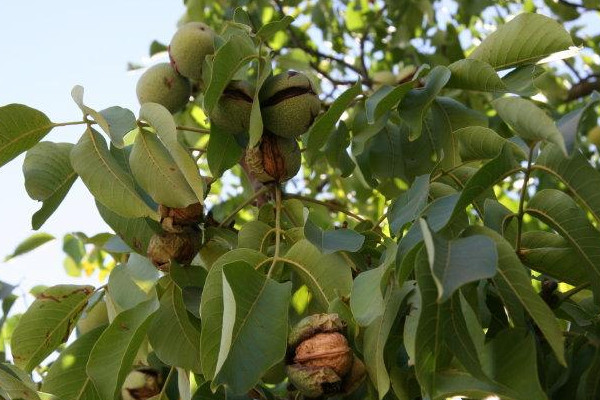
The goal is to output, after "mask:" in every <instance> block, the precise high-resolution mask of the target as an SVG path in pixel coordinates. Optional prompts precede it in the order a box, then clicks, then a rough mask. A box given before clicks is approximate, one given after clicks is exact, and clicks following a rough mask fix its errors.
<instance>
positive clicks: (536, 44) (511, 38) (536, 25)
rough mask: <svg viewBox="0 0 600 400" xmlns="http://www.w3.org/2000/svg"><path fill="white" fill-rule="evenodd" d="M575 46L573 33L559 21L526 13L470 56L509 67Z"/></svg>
mask: <svg viewBox="0 0 600 400" xmlns="http://www.w3.org/2000/svg"><path fill="white" fill-rule="evenodd" d="M571 46H573V41H572V39H571V35H570V34H569V32H567V31H566V30H565V29H564V28H563V27H562V25H561V24H560V23H559V22H558V21H556V20H554V19H552V18H549V17H546V16H543V15H541V14H532V13H523V14H519V15H517V16H516V17H515V18H514V19H512V20H511V21H509V22H507V23H506V24H504V25H501V26H500V27H499V28H498V29H497V30H496V31H495V32H493V33H492V34H490V35H489V36H488V37H487V38H485V40H484V41H483V42H482V43H481V44H480V45H479V46H478V47H477V48H476V49H475V51H473V52H472V53H471V54H470V55H469V59H475V60H480V61H484V62H487V63H488V64H490V65H491V66H492V67H494V68H495V69H505V68H510V67H514V66H516V65H519V64H533V63H535V62H537V61H539V60H541V59H542V58H544V57H547V56H549V55H550V54H552V53H556V52H559V51H564V50H567V49H568V48H569V47H571Z"/></svg>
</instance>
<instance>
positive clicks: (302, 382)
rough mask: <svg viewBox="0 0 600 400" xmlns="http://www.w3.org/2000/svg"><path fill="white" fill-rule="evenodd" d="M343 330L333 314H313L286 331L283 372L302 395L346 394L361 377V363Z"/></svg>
mask: <svg viewBox="0 0 600 400" xmlns="http://www.w3.org/2000/svg"><path fill="white" fill-rule="evenodd" d="M344 331H345V324H344V322H343V321H342V320H341V319H340V318H339V317H338V315H337V314H315V315H311V316H309V317H306V318H304V319H303V320H302V321H300V323H298V325H296V327H295V328H294V330H293V331H292V333H291V334H290V336H289V339H288V352H287V356H286V364H287V366H286V372H287V374H288V378H289V380H290V383H291V384H293V385H294V387H295V388H296V389H297V390H298V391H299V392H301V393H302V394H303V395H304V396H305V397H308V398H317V397H323V396H324V397H328V396H333V395H336V394H348V393H350V392H352V391H354V390H355V389H357V388H358V386H360V384H361V383H362V381H363V380H364V378H365V376H366V371H365V367H364V364H363V363H362V361H360V360H359V359H358V358H357V357H356V356H355V355H354V354H353V352H352V349H351V348H350V346H349V345H348V340H347V339H346V337H345V336H344Z"/></svg>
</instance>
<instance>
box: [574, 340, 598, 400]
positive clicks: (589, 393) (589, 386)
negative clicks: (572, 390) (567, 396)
mask: <svg viewBox="0 0 600 400" xmlns="http://www.w3.org/2000/svg"><path fill="white" fill-rule="evenodd" d="M598 376H600V350H599V349H597V348H596V351H595V352H594V357H593V358H592V361H591V363H590V366H589V367H588V368H587V370H586V371H585V373H584V374H583V376H582V377H581V382H580V384H579V389H578V391H577V392H578V394H580V393H583V397H582V398H583V399H585V400H594V399H597V398H598V397H599V396H600V383H599V382H598Z"/></svg>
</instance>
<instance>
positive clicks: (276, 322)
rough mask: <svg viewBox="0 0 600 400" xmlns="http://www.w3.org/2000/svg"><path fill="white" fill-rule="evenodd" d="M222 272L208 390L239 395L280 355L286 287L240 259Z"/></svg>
mask: <svg viewBox="0 0 600 400" xmlns="http://www.w3.org/2000/svg"><path fill="white" fill-rule="evenodd" d="M222 273H223V300H224V309H223V334H222V336H221V345H220V348H219V358H218V360H217V368H216V375H215V378H214V380H213V386H216V385H222V384H223V385H226V386H227V388H229V389H231V391H232V392H233V393H235V394H243V393H247V392H248V391H249V390H250V389H251V388H252V387H253V386H254V385H255V384H256V383H257V382H258V381H259V380H260V378H261V377H262V376H263V374H264V373H265V372H266V371H267V370H268V369H269V368H271V367H272V366H274V365H275V364H277V363H278V362H279V361H281V360H283V357H284V356H285V351H286V345H287V330H288V322H287V321H288V306H289V302H290V297H291V289H292V284H291V282H285V283H279V282H276V281H274V280H272V279H269V278H268V277H266V276H265V275H264V274H261V273H259V272H256V271H255V270H254V268H253V267H252V266H251V265H249V264H248V263H246V262H243V261H238V262H234V263H231V264H227V265H225V266H223V272H222ZM257 338H260V339H259V340H257ZM248 360H252V362H251V363H249V362H248Z"/></svg>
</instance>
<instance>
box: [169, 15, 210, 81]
mask: <svg viewBox="0 0 600 400" xmlns="http://www.w3.org/2000/svg"><path fill="white" fill-rule="evenodd" d="M214 40H215V32H214V31H213V30H212V29H211V28H210V27H209V26H208V25H206V24H205V23H202V22H188V23H187V24H185V25H183V26H182V27H181V28H179V29H178V30H177V32H175V35H173V38H172V39H171V43H170V44H169V57H170V58H171V65H173V68H174V69H175V70H176V71H177V72H179V73H180V74H181V75H183V76H185V77H186V78H189V79H193V80H195V81H199V80H200V79H202V64H203V63H204V57H206V56H207V55H208V54H212V53H214V51H215V45H214Z"/></svg>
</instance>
